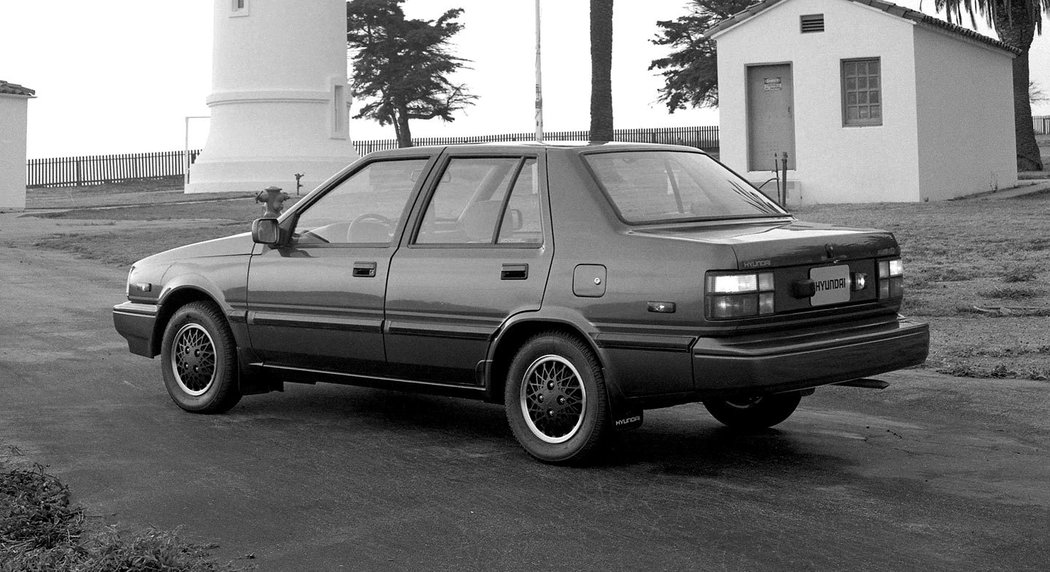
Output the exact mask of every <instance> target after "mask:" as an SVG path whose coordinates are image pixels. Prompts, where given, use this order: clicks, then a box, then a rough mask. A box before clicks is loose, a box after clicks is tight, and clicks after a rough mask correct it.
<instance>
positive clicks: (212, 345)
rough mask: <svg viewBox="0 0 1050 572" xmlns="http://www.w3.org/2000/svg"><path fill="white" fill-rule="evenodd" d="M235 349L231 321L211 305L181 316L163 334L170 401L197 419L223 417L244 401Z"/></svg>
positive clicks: (163, 364) (190, 308)
mask: <svg viewBox="0 0 1050 572" xmlns="http://www.w3.org/2000/svg"><path fill="white" fill-rule="evenodd" d="M235 354H236V343H235V342H234V340H233V333H232V332H230V326H229V325H228V324H227V323H226V319H225V318H224V317H223V315H222V313H221V312H219V310H218V309H216V308H215V307H214V306H212V305H211V304H207V303H205V302H193V303H190V304H186V305H185V306H183V307H181V308H179V309H178V310H176V312H175V315H174V316H172V317H171V321H169V322H168V326H167V327H166V328H165V329H164V339H163V340H162V342H161V346H160V355H161V370H162V373H163V375H164V386H165V388H167V390H168V395H170V396H171V399H172V400H173V401H174V402H175V403H176V404H177V405H178V406H179V407H181V408H183V409H185V410H186V411H192V412H194V413H222V412H223V411H227V410H229V409H230V408H231V407H233V406H234V405H236V404H237V402H238V401H240V399H241V392H240V390H239V388H238V387H237V358H236V355H235Z"/></svg>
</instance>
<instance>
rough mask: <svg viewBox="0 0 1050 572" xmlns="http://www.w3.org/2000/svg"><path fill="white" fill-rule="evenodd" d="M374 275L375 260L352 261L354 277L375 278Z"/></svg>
mask: <svg viewBox="0 0 1050 572" xmlns="http://www.w3.org/2000/svg"><path fill="white" fill-rule="evenodd" d="M375 276H376V263H375V262H355V263H354V278H375Z"/></svg>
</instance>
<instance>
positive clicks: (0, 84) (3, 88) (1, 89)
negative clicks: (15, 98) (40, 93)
mask: <svg viewBox="0 0 1050 572" xmlns="http://www.w3.org/2000/svg"><path fill="white" fill-rule="evenodd" d="M0 95H24V96H26V97H33V96H34V95H36V91H34V90H32V89H29V88H28V87H24V86H21V85H18V84H17V83H8V82H6V81H4V80H2V79H0Z"/></svg>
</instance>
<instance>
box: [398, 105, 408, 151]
mask: <svg viewBox="0 0 1050 572" xmlns="http://www.w3.org/2000/svg"><path fill="white" fill-rule="evenodd" d="M394 133H396V134H397V147H398V149H404V148H405V147H411V146H412V130H411V129H410V128H409V127H408V106H405V105H399V106H397V111H396V116H395V117H394Z"/></svg>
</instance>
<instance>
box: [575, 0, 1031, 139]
mask: <svg viewBox="0 0 1050 572" xmlns="http://www.w3.org/2000/svg"><path fill="white" fill-rule="evenodd" d="M1048 1H1050V0H1048ZM612 17H613V0H591V141H612V138H613V109H612V36H613V18H612Z"/></svg>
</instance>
